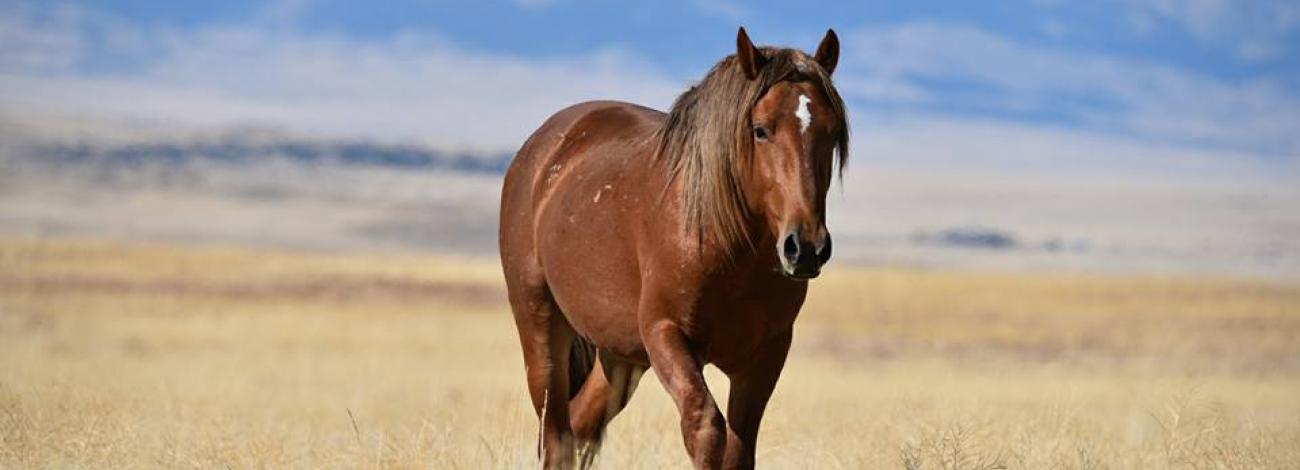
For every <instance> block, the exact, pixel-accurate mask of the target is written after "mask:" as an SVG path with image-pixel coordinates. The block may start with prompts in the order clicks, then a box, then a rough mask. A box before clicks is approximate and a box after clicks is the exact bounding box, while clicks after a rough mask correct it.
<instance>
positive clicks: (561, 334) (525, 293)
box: [508, 275, 574, 468]
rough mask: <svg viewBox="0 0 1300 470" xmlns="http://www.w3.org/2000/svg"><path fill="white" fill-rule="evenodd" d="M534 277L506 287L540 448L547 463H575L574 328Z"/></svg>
mask: <svg viewBox="0 0 1300 470" xmlns="http://www.w3.org/2000/svg"><path fill="white" fill-rule="evenodd" d="M530 281H533V282H516V283H508V287H509V290H510V307H511V310H513V311H514V314H515V326H516V327H517V328H518V329H519V341H520V344H521V345H522V347H523V351H524V368H525V370H526V373H527V376H528V377H527V378H528V393H529V395H530V397H531V398H532V401H533V410H534V411H536V412H537V416H538V419H539V420H540V423H541V424H540V425H541V431H540V435H539V436H538V446H539V447H540V448H539V449H538V452H539V453H540V454H541V457H542V459H543V464H544V465H545V467H546V468H568V467H572V466H573V458H574V452H573V450H574V448H573V434H572V431H571V429H570V427H569V348H571V347H572V345H573V335H574V333H573V328H572V327H571V326H570V325H569V322H568V321H567V320H565V318H564V314H563V313H561V312H560V309H559V306H557V305H556V304H555V300H554V299H553V298H552V297H551V294H550V290H549V289H548V288H547V287H546V284H545V281H544V280H542V279H541V276H540V275H539V276H537V279H530ZM520 284H522V285H520Z"/></svg>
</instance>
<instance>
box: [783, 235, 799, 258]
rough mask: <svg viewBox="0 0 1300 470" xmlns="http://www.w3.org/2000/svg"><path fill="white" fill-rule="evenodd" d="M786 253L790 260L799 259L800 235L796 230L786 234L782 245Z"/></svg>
mask: <svg viewBox="0 0 1300 470" xmlns="http://www.w3.org/2000/svg"><path fill="white" fill-rule="evenodd" d="M781 248H782V249H783V250H785V251H784V253H785V259H786V261H788V262H791V263H793V262H795V261H797V260H798V259H799V236H798V234H797V233H796V232H790V233H789V234H787V235H786V236H785V243H783V244H782V247H781Z"/></svg>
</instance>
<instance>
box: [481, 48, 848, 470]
mask: <svg viewBox="0 0 1300 470" xmlns="http://www.w3.org/2000/svg"><path fill="white" fill-rule="evenodd" d="M736 46H737V50H736V54H735V55H732V56H728V57H726V58H724V59H722V61H720V62H718V63H717V65H715V66H714V67H713V69H712V70H710V71H709V73H708V75H707V76H706V77H705V78H704V79H703V81H701V82H700V83H699V84H697V85H696V86H694V87H692V88H691V89H690V90H687V91H686V92H685V93H683V94H682V95H681V96H679V97H678V98H677V100H676V101H675V102H674V103H673V106H672V109H671V110H669V112H668V113H667V114H664V113H661V112H659V111H655V110H653V109H649V108H645V107H642V106H638V105H635V104H629V103H622V102H615V101H596V102H587V103H581V104H577V105H574V106H572V107H569V108H567V109H564V110H562V111H560V112H559V113H557V114H555V115H554V116H552V117H551V118H550V119H548V120H547V121H546V122H545V123H544V124H542V126H541V128H539V129H538V130H537V131H536V132H535V133H533V135H532V136H531V137H530V138H529V139H528V141H527V142H525V143H524V145H523V147H522V148H521V149H520V150H519V153H518V154H517V155H516V156H515V159H514V162H513V163H512V164H511V166H510V169H509V171H508V173H507V174H506V179H505V186H504V189H503V190H502V196H501V233H500V237H501V238H500V247H501V264H502V266H503V268H504V270H505V278H506V285H507V287H508V290H509V296H510V306H511V308H512V310H513V311H514V316H515V322H516V325H517V327H518V330H519V339H520V342H521V344H522V346H523V353H524V364H525V367H526V370H527V379H528V390H529V393H530V395H531V398H532V403H533V408H534V409H535V410H536V412H537V414H538V416H539V419H540V420H541V435H540V436H539V438H538V444H539V446H540V450H539V452H540V453H541V454H542V458H543V462H544V464H545V465H546V466H547V467H568V466H572V465H574V464H581V465H583V466H586V465H588V464H590V463H591V459H592V457H593V456H594V455H595V451H596V450H597V449H598V447H599V444H600V440H601V437H602V434H603V432H604V429H605V426H606V424H607V423H608V422H609V421H610V419H612V418H613V417H614V415H615V414H617V413H618V412H619V411H620V410H621V409H622V408H623V407H624V405H626V404H627V401H628V399H629V397H630V396H631V395H632V392H633V390H634V389H635V388H636V385H637V382H638V381H639V380H640V378H641V375H642V373H643V372H645V370H646V369H647V368H653V369H654V371H655V374H656V375H657V376H658V377H659V381H660V382H661V383H662V384H663V386H664V388H665V389H667V391H668V393H669V394H670V395H671V396H672V398H673V400H674V401H675V402H676V404H677V408H678V411H679V412H680V414H681V431H682V438H683V439H684V440H685V443H686V451H687V452H688V453H689V454H690V457H691V459H692V462H693V463H694V465H695V466H696V467H699V468H718V467H727V468H732V467H752V466H753V465H754V449H755V443H756V439H757V436H758V427H759V420H760V419H761V418H762V415H763V410H764V408H765V407H766V405H767V401H768V398H769V397H770V396H771V394H772V389H773V387H774V386H775V385H776V382H777V378H778V377H779V376H780V374H781V369H782V367H783V366H784V364H785V358H786V353H787V351H788V350H789V347H790V338H791V332H792V326H793V323H794V320H795V317H796V316H797V315H798V313H799V309H800V307H801V306H802V305H803V301H804V296H805V294H806V292H807V289H808V280H809V279H812V278H815V277H817V275H818V273H820V271H821V267H822V265H823V264H825V263H826V261H827V260H829V259H830V256H831V238H830V234H829V233H828V232H827V230H826V225H825V220H826V192H827V190H828V188H829V187H830V184H831V180H832V179H833V178H834V174H835V172H836V170H835V167H836V166H837V164H838V166H839V167H840V168H841V170H842V168H843V166H844V163H845V161H846V159H847V156H848V152H847V150H848V145H849V139H848V124H847V120H846V116H845V110H844V104H843V101H842V100H841V99H840V96H839V93H838V92H837V91H836V90H835V87H834V86H833V84H832V83H831V78H830V76H831V73H832V72H833V71H834V70H835V65H836V62H837V61H838V60H839V39H838V38H837V37H836V35H835V32H834V31H827V33H826V36H825V38H824V39H822V41H821V44H820V46H818V48H817V52H816V54H814V55H813V56H812V57H809V56H808V55H807V54H805V53H803V52H801V51H798V50H794V49H784V48H774V47H756V46H754V44H753V43H752V42H750V39H749V36H748V35H747V34H746V33H745V30H744V28H741V29H740V31H739V32H738V33H737V37H736ZM837 157H838V161H837ZM705 364H714V365H715V366H716V367H717V368H718V369H720V370H721V371H723V372H724V373H726V374H727V376H728V377H729V379H730V384H731V394H730V400H728V403H727V415H726V418H725V419H724V418H723V415H722V413H721V412H720V411H719V409H718V406H717V404H716V403H714V400H713V397H712V395H711V394H710V393H709V390H708V388H707V386H706V384H705V381H704V376H703V375H702V368H703V367H704V365H705Z"/></svg>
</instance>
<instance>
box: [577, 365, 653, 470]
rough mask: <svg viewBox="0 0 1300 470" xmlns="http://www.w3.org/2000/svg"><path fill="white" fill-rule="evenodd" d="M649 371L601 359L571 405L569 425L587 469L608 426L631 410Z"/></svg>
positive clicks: (583, 465) (637, 366)
mask: <svg viewBox="0 0 1300 470" xmlns="http://www.w3.org/2000/svg"><path fill="white" fill-rule="evenodd" d="M645 370H646V368H645V367H644V366H640V365H636V364H629V363H626V362H623V361H619V360H617V359H612V358H610V357H609V356H607V355H605V354H598V355H597V358H596V367H594V368H593V370H592V371H591V374H590V375H588V376H587V380H586V382H584V383H583V384H582V389H581V390H580V391H579V392H578V394H577V396H575V397H573V400H571V401H570V402H569V423H570V425H571V426H572V428H573V435H574V436H575V437H577V439H578V453H579V462H580V463H581V466H582V467H583V468H586V467H589V466H590V465H591V464H592V462H594V459H595V458H596V453H597V452H598V451H599V450H600V443H601V440H602V439H603V438H604V434H605V426H607V425H608V424H609V422H610V420H613V419H614V416H615V415H617V414H618V412H620V411H622V410H623V408H624V407H626V406H627V403H628V401H629V400H631V399H632V392H634V391H636V386H637V383H639V382H640V381H641V375H642V374H644V373H645Z"/></svg>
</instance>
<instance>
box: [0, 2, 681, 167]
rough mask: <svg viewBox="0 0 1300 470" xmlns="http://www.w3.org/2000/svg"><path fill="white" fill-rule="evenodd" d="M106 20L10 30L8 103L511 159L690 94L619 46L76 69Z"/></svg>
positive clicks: (244, 41) (257, 50)
mask: <svg viewBox="0 0 1300 470" xmlns="http://www.w3.org/2000/svg"><path fill="white" fill-rule="evenodd" d="M93 20H94V19H93V18H92V19H86V18H84V17H79V18H76V19H74V20H73V21H69V23H70V24H71V25H70V26H69V27H64V28H61V29H58V30H53V32H51V31H50V30H41V29H40V28H34V27H30V25H24V24H22V23H21V21H19V22H18V26H19V28H14V29H7V31H19V33H14V34H11V36H18V37H19V38H20V39H21V40H22V41H23V42H21V43H18V44H14V43H6V44H5V46H3V50H4V55H3V57H4V61H3V64H5V66H6V67H5V68H4V69H3V70H0V89H3V90H5V91H4V92H3V93H0V106H2V107H4V108H6V109H8V110H9V111H11V112H14V111H16V112H18V113H19V114H22V113H37V114H49V113H56V114H63V115H71V116H79V117H101V118H126V119H131V120H137V121H143V122H172V123H176V124H190V125H217V126H223V125H242V124H247V123H250V122H252V123H263V124H270V125H278V126H282V127H285V128H288V129H291V130H295V131H299V132H310V133H321V134H330V135H353V136H371V137H379V138H385V139H396V140H411V141H420V142H426V143H430V144H433V145H438V146H442V147H475V148H486V149H493V150H511V149H514V148H516V147H517V146H518V145H519V143H520V142H522V141H523V139H524V138H525V137H526V136H527V134H528V133H529V132H531V130H532V129H535V128H536V127H537V126H538V125H540V124H541V122H542V121H543V120H544V119H545V118H546V117H547V116H548V115H550V114H551V113H553V112H555V111H558V110H559V109H561V108H563V107H565V106H567V105H570V104H574V103H577V102H580V101H583V100H589V99H601V98H618V99H624V100H629V101H635V102H640V103H646V104H649V105H654V106H660V107H663V106H666V105H667V104H668V103H669V102H670V101H671V99H672V98H673V96H675V94H676V93H677V92H679V91H680V88H681V87H682V84H678V83H675V82H674V81H672V80H670V79H667V78H665V76H664V75H662V74H659V73H657V72H656V71H654V70H651V69H648V68H645V67H642V66H640V65H639V64H641V63H643V61H640V60H635V58H633V57H631V56H630V55H629V54H628V53H626V52H623V51H620V50H617V49H605V50H598V51H595V52H592V53H589V54H584V55H580V56H574V57H568V58H560V59H546V60H529V59H522V58H517V57H510V56H503V55H491V54H476V53H471V52H468V51H465V50H463V49H460V48H457V47H454V46H452V45H450V44H448V43H447V42H446V41H442V40H439V39H437V38H433V37H429V36H426V35H419V34H397V35H395V36H393V37H391V38H389V39H387V40H384V41H359V40H354V39H349V38H345V37H338V36H328V35H308V34H301V33H296V32H291V31H283V30H279V29H278V28H265V27H263V28H256V27H233V28H231V27H227V28H204V29H199V30H196V31H181V30H159V31H143V30H137V31H136V33H137V34H139V35H143V36H146V37H147V39H148V42H149V43H151V44H153V45H155V47H157V48H158V49H159V57H158V58H156V59H154V60H151V61H149V62H148V64H147V65H146V66H144V67H142V68H141V69H139V70H133V71H130V72H126V73H109V72H105V73H73V72H74V71H72V70H71V69H73V68H75V66H76V65H77V64H79V63H81V62H82V61H83V58H84V55H85V53H84V52H83V50H85V49H88V48H91V47H93V45H92V44H88V41H89V40H90V38H88V37H86V35H85V34H84V31H85V30H87V29H94V27H96V25H97V24H98V23H94V22H93ZM78 21H81V23H78ZM86 22H89V23H90V24H85V23H86ZM36 59H41V60H42V61H43V62H40V63H33V61H35V60H36ZM60 71H62V72H66V73H51V72H60Z"/></svg>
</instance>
